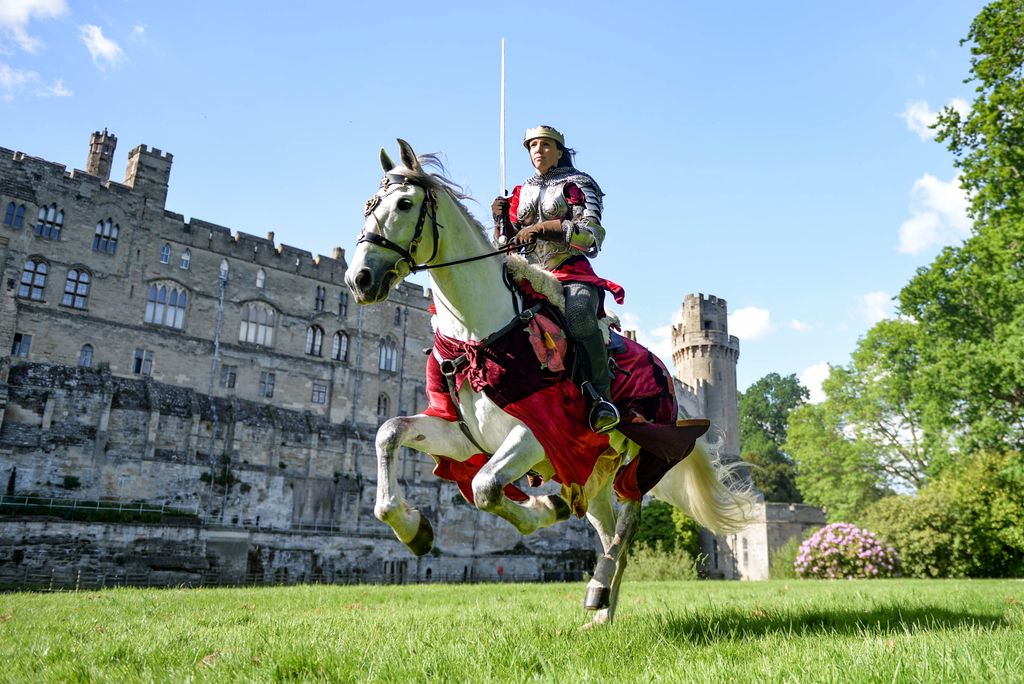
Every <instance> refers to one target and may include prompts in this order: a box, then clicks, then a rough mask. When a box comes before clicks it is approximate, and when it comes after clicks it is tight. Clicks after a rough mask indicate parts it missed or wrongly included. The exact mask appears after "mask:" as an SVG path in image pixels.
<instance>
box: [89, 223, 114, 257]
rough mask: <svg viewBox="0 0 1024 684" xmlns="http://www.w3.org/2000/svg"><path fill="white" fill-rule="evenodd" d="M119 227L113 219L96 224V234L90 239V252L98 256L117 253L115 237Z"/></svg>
mask: <svg viewBox="0 0 1024 684" xmlns="http://www.w3.org/2000/svg"><path fill="white" fill-rule="evenodd" d="M120 232H121V228H120V226H118V225H117V224H116V223H114V221H113V219H109V218H108V219H107V220H106V221H100V222H99V223H97V224H96V234H95V235H94V236H93V238H92V251H94V252H99V253H100V254H111V255H112V254H114V252H116V251H117V235H118V233H120Z"/></svg>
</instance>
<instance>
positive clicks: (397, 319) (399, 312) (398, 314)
mask: <svg viewBox="0 0 1024 684" xmlns="http://www.w3.org/2000/svg"><path fill="white" fill-rule="evenodd" d="M401 324H402V307H398V308H397V309H395V325H401Z"/></svg>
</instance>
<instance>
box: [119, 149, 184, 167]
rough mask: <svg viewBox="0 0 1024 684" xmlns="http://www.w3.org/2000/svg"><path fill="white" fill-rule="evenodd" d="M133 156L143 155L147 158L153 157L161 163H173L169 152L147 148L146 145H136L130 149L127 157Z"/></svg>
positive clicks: (172, 156)
mask: <svg viewBox="0 0 1024 684" xmlns="http://www.w3.org/2000/svg"><path fill="white" fill-rule="evenodd" d="M134 154H144V155H146V156H149V157H155V158H156V159H160V160H162V161H165V162H167V163H168V164H169V163H171V162H172V161H174V155H173V154H171V153H170V152H163V151H162V150H161V149H160V148H159V147H149V146H147V145H136V146H135V147H134V148H133V149H132V151H131V152H129V153H128V156H131V155H134Z"/></svg>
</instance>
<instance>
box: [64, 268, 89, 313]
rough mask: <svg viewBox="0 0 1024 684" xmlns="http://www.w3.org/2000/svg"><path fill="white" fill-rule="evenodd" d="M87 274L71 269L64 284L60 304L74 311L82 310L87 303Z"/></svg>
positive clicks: (86, 272)
mask: <svg viewBox="0 0 1024 684" xmlns="http://www.w3.org/2000/svg"><path fill="white" fill-rule="evenodd" d="M89 282H90V277H89V272H88V271H84V270H80V269H77V268H72V269H71V270H69V271H68V278H67V280H66V281H65V282H64V297H63V298H62V299H61V300H60V303H61V304H62V305H64V306H70V307H73V308H75V309H84V308H86V305H87V304H88V303H89Z"/></svg>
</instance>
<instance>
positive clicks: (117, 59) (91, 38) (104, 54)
mask: <svg viewBox="0 0 1024 684" xmlns="http://www.w3.org/2000/svg"><path fill="white" fill-rule="evenodd" d="M78 30H79V33H80V35H81V36H82V42H83V43H85V47H86V48H88V49H89V54H90V55H92V62H93V64H95V65H96V66H97V67H99V68H100V69H102V68H103V67H104V66H109V67H117V66H118V65H120V64H121V62H122V61H123V60H124V51H123V50H122V49H121V46H120V45H118V44H117V43H115V42H114V41H112V40H111V39H109V38H107V37H106V36H104V35H103V29H101V28H100V27H99V26H96V25H95V24H86V25H85V26H81V27H79V29H78Z"/></svg>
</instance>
